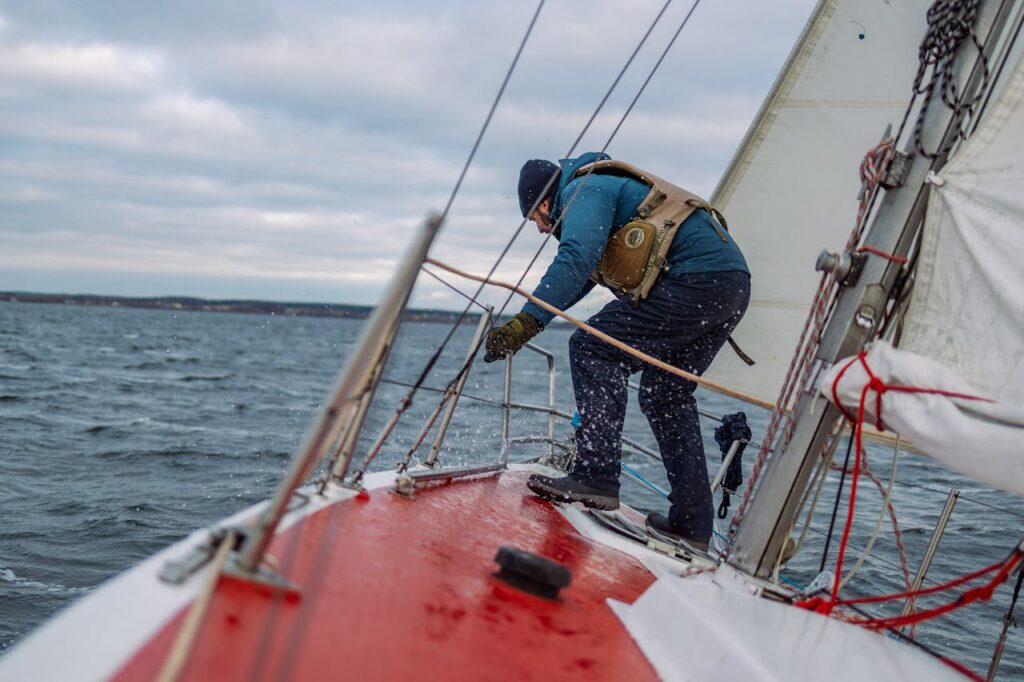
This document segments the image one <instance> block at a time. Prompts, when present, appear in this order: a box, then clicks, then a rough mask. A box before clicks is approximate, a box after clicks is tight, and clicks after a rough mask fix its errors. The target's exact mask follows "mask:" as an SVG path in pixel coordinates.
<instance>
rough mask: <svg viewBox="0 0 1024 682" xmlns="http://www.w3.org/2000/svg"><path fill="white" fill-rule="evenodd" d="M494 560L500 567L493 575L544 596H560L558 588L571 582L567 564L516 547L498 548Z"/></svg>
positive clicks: (547, 597)
mask: <svg viewBox="0 0 1024 682" xmlns="http://www.w3.org/2000/svg"><path fill="white" fill-rule="evenodd" d="M494 560H495V561H496V562H497V563H498V566H500V567H501V570H499V571H498V572H497V573H495V574H494V575H495V577H496V578H498V580H501V581H503V582H505V583H508V584H509V585H511V586H512V587H514V588H516V589H518V590H522V591H523V592H528V593H530V594H533V595H536V596H538V597H543V598H544V599H557V598H558V591H559V590H561V589H562V588H563V587H568V586H569V583H570V582H571V581H572V572H570V571H569V569H568V568H566V567H565V566H563V565H561V564H559V563H555V562H554V561H551V560H550V559H545V558H544V557H542V556H539V555H537V554H533V553H531V552H527V551H524V550H521V549H516V548H515V547H500V548H498V553H497V555H495V557H494Z"/></svg>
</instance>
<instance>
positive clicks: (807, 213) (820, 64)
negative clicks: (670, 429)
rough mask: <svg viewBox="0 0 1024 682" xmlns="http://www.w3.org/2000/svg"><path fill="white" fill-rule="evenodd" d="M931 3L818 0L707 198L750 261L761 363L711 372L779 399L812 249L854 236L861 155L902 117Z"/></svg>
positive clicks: (810, 277)
mask: <svg viewBox="0 0 1024 682" xmlns="http://www.w3.org/2000/svg"><path fill="white" fill-rule="evenodd" d="M930 4H931V2H930V0H901V1H900V2H878V1H877V0H822V1H821V2H820V3H819V4H818V7H817V8H816V10H815V12H814V15H813V16H812V18H811V20H810V22H809V23H808V25H807V27H806V28H805V30H804V33H803V35H802V36H801V38H800V40H799V41H798V42H797V45H796V47H795V48H794V51H793V53H792V55H790V58H789V61H788V62H787V64H786V67H785V68H784V70H783V72H782V74H781V75H780V76H779V78H778V80H777V81H776V83H775V85H774V87H773V89H772V92H771V93H770V94H769V96H768V98H767V100H766V101H765V103H764V105H762V109H761V111H760V113H759V114H758V116H757V118H756V120H755V121H754V124H753V125H752V126H751V128H750V130H749V131H748V132H747V135H746V138H745V139H744V141H743V143H742V145H741V147H740V149H739V150H738V152H737V154H736V156H735V157H734V158H733V160H732V162H731V164H730V166H729V168H728V169H727V171H726V173H725V175H724V176H723V178H722V180H721V182H720V183H719V186H718V188H717V190H716V191H715V194H714V196H713V197H712V200H711V203H712V205H714V206H716V207H718V208H719V209H721V210H722V212H723V213H724V214H725V216H726V218H728V220H729V228H730V230H732V231H733V233H734V234H735V236H736V239H737V240H738V241H739V243H740V245H741V246H742V248H743V253H744V255H745V256H746V257H747V260H748V262H749V265H750V269H751V273H752V276H753V292H754V296H753V299H754V300H753V301H752V302H751V306H750V309H749V311H748V312H747V315H746V317H745V318H744V320H743V322H742V323H741V324H740V326H739V328H738V329H737V331H736V333H735V334H734V337H735V338H736V340H737V341H738V342H739V344H740V345H741V346H743V348H744V349H745V350H747V351H748V352H749V353H750V354H751V355H752V356H754V358H755V360H757V364H756V365H755V366H754V367H747V366H746V365H744V364H743V363H742V362H741V361H740V360H739V359H738V358H737V357H735V356H734V354H733V353H728V352H725V353H720V354H719V356H718V359H717V360H716V361H715V364H714V365H713V367H712V370H711V373H710V374H709V376H710V377H712V378H714V379H715V380H717V381H720V382H722V383H724V384H727V385H731V386H736V387H739V388H743V389H744V390H745V391H748V392H751V393H754V394H756V395H757V396H758V397H761V398H764V399H766V400H769V401H772V402H774V401H775V400H776V399H777V397H778V393H779V389H780V387H781V385H782V381H783V379H784V377H785V374H786V369H787V368H788V366H789V363H790V360H791V358H792V355H793V352H794V349H795V347H796V343H797V339H798V338H799V335H800V329H801V327H802V326H803V323H804V320H805V318H806V316H807V312H808V309H809V307H810V304H811V301H812V300H813V297H814V294H815V291H816V288H817V284H818V273H816V272H814V262H815V258H816V256H817V255H818V253H819V252H820V251H821V249H823V248H828V249H829V250H832V251H835V250H838V249H841V248H842V247H843V245H844V244H845V243H846V241H847V238H848V236H849V234H850V230H851V228H852V226H853V223H854V220H855V217H856V212H857V202H856V195H857V191H858V186H859V180H858V167H859V164H860V161H861V159H862V158H863V157H864V155H865V153H866V152H867V151H868V150H869V149H871V148H872V147H873V146H875V145H876V144H877V143H878V142H879V140H880V138H881V136H882V133H883V131H884V130H885V127H886V125H887V124H889V123H892V124H893V125H894V126H895V125H898V124H899V122H900V120H901V119H902V116H903V112H904V110H905V108H906V106H907V102H908V100H909V98H910V92H911V84H912V82H913V78H914V73H915V70H916V68H917V63H918V59H917V49H918V44H919V42H920V39H921V36H923V35H924V30H925V19H924V17H925V13H926V10H927V8H928V6H929V5H930Z"/></svg>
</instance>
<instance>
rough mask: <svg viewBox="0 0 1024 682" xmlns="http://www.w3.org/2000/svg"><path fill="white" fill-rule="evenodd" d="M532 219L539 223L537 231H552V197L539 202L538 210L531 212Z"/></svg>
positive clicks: (544, 232) (542, 232) (543, 232)
mask: <svg viewBox="0 0 1024 682" xmlns="http://www.w3.org/2000/svg"><path fill="white" fill-rule="evenodd" d="M529 217H530V220H532V221H533V222H534V223H536V225H537V231H538V232H540V233H541V234H547V233H548V232H551V229H552V228H553V227H554V226H553V225H552V224H551V199H545V200H544V201H542V202H540V204H538V206H537V208H536V210H534V211H533V213H531V214H530V216H529Z"/></svg>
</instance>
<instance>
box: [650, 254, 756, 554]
mask: <svg viewBox="0 0 1024 682" xmlns="http://www.w3.org/2000/svg"><path fill="white" fill-rule="evenodd" d="M665 285H666V286H665V290H663V291H662V292H660V293H659V298H661V299H665V300H666V301H667V302H668V305H670V306H671V307H672V308H674V312H673V313H671V314H670V315H668V317H670V318H671V320H672V326H673V328H674V330H675V337H674V338H676V339H678V344H677V345H675V347H674V348H673V349H672V350H671V351H668V352H666V353H665V355H664V357H663V358H662V359H664V360H666V361H667V362H669V363H670V364H672V365H674V366H676V367H679V368H680V369H684V370H686V371H687V372H690V373H692V374H697V375H700V374H703V373H704V372H705V371H706V370H707V368H708V367H709V366H710V365H711V361H712V360H713V359H714V358H715V355H716V354H717V353H718V351H719V350H720V349H721V347H722V346H723V345H724V344H725V342H726V340H727V339H728V338H729V335H730V334H731V333H732V330H733V329H734V328H735V327H736V324H737V323H738V322H739V320H740V318H741V317H742V316H743V313H744V312H745V311H746V308H747V303H748V300H749V279H747V278H746V276H745V275H742V274H740V273H720V274H712V275H701V276H690V277H683V278H679V279H673V280H669V281H666V282H665ZM655 293H656V292H652V296H653V295H654V294H655ZM695 388H696V384H694V383H693V382H691V381H687V380H685V379H682V378H681V377H678V376H676V375H674V374H670V373H668V372H665V371H664V370H660V369H657V368H656V367H646V368H645V369H644V373H643V377H642V379H641V382H640V394H639V396H638V397H639V401H640V408H641V410H642V411H643V413H644V415H645V416H646V417H647V420H648V422H650V425H651V430H652V431H653V432H654V436H655V438H656V439H657V441H658V448H659V450H660V452H661V457H662V461H663V462H664V464H665V471H666V473H667V474H668V480H669V486H670V488H671V493H670V494H669V502H670V503H671V506H670V508H669V514H668V517H667V523H668V526H669V529H671V530H672V531H673V532H675V533H677V534H679V535H682V536H683V537H686V538H689V539H691V540H693V541H694V542H696V543H706V542H708V541H709V540H710V538H711V529H712V516H713V514H714V504H713V501H712V497H711V490H710V488H709V485H708V472H707V462H706V460H705V456H704V442H703V437H702V436H701V431H700V421H699V418H698V415H697V403H696V400H694V397H693V391H694V389H695Z"/></svg>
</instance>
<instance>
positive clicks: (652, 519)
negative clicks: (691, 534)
mask: <svg viewBox="0 0 1024 682" xmlns="http://www.w3.org/2000/svg"><path fill="white" fill-rule="evenodd" d="M644 525H646V526H647V527H648V528H650V529H651V530H653V531H654V532H655V533H657V534H658V535H664V536H665V537H667V538H668V539H669V540H675V541H676V542H678V543H680V544H682V545H683V547H686V548H687V549H690V550H695V551H698V552H700V553H702V554H707V553H708V542H707V541H704V542H701V541H700V540H693V539H691V538H688V537H686V536H685V535H683V534H682V533H680V532H679V531H677V530H674V529H673V528H672V526H671V525H669V522H668V516H667V515H665V514H662V513H661V512H651V513H650V514H648V515H647V520H646V521H645V522H644Z"/></svg>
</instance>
